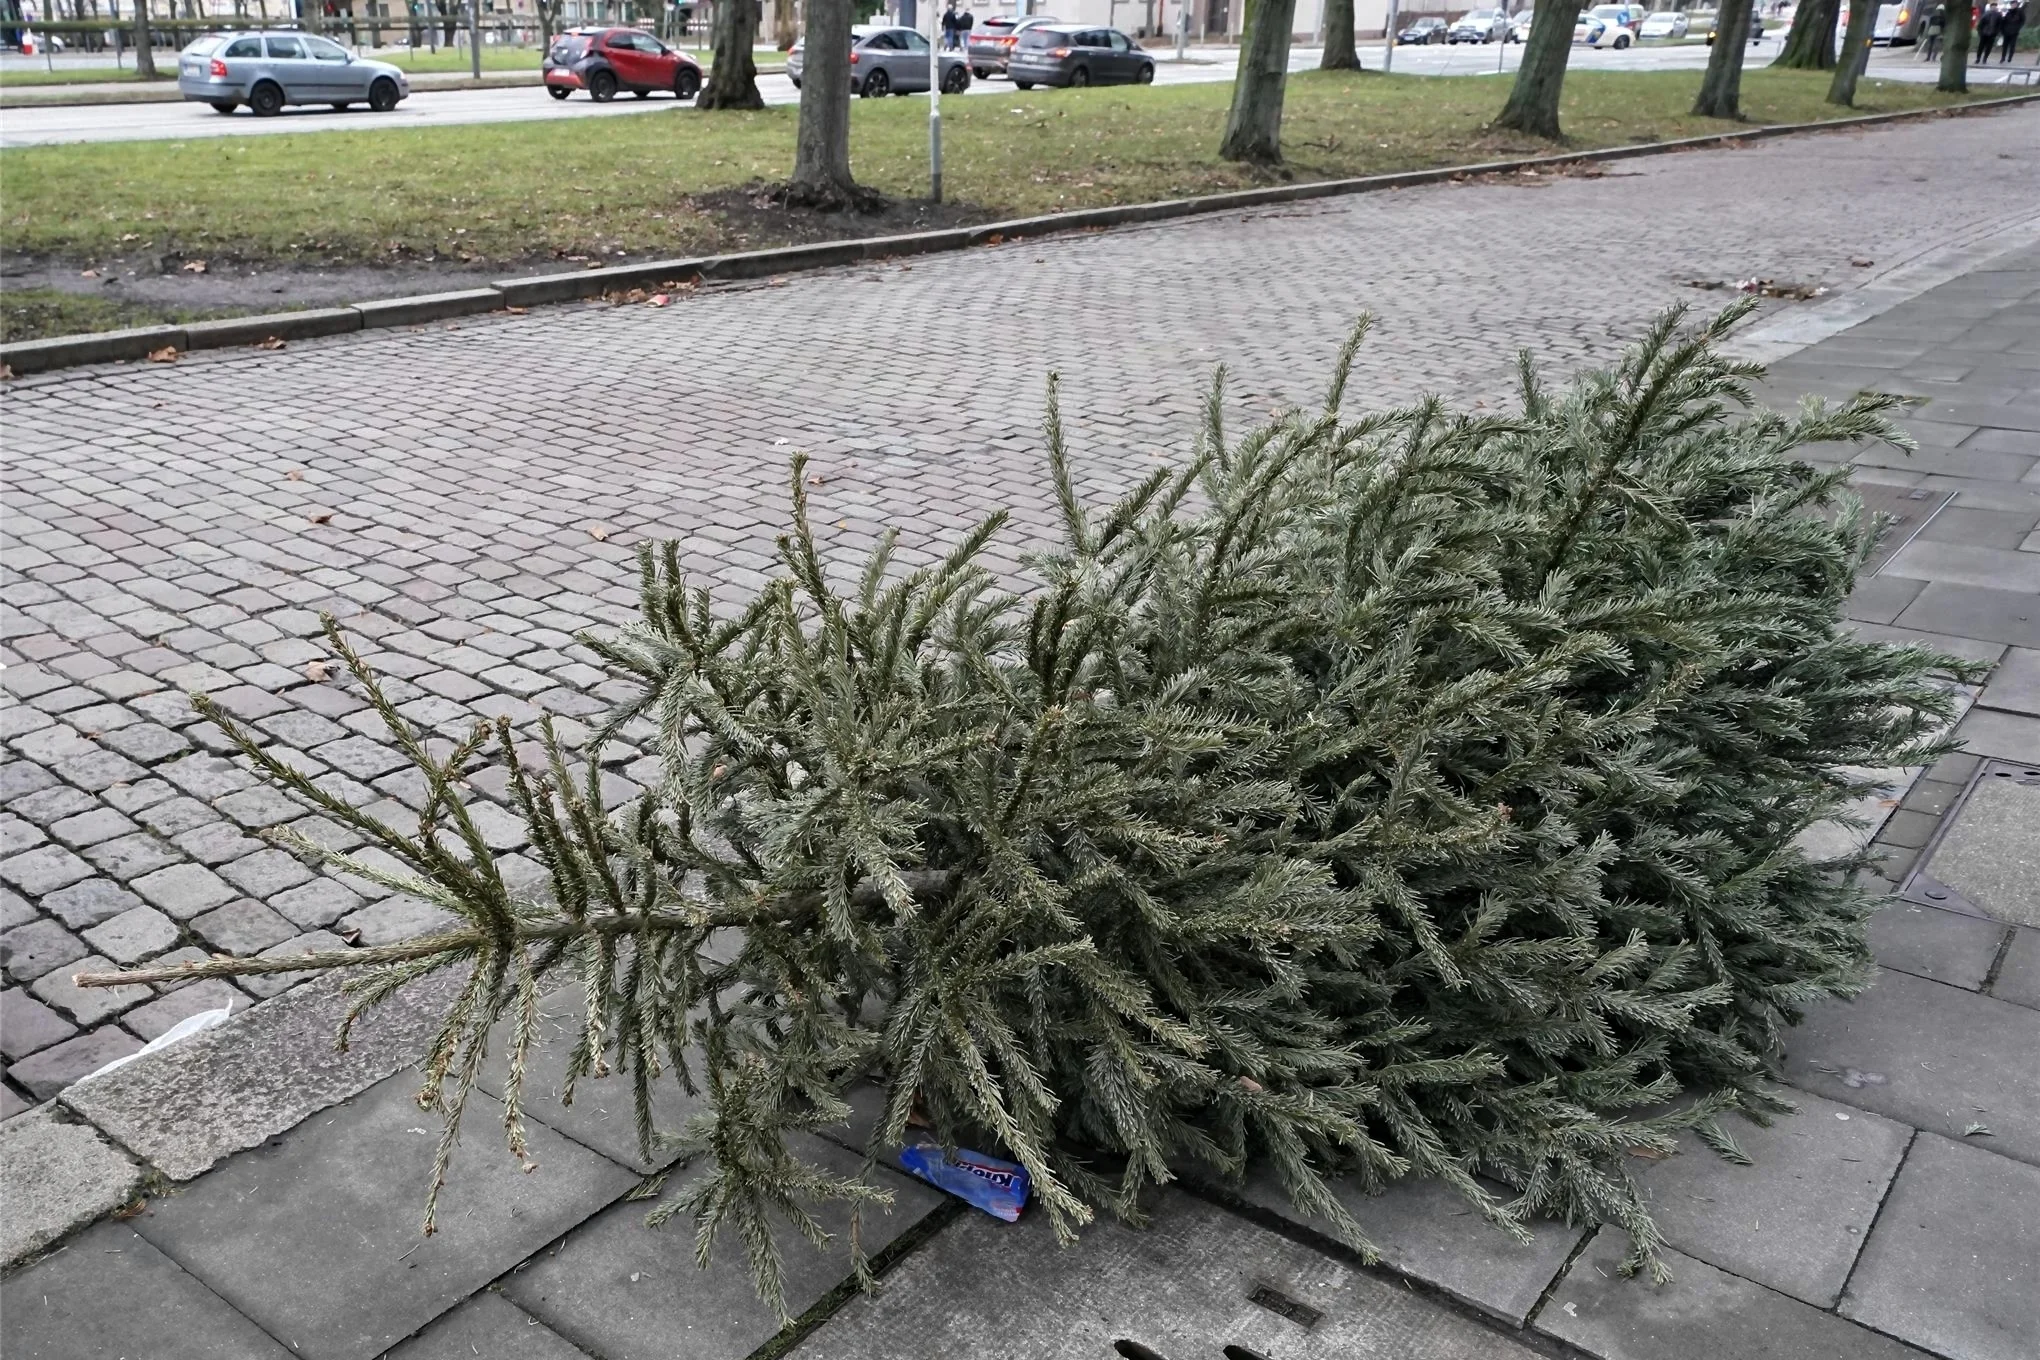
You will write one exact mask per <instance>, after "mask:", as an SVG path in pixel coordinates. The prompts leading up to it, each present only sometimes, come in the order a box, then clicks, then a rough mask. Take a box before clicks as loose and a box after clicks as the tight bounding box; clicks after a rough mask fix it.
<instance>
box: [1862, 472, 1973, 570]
mask: <svg viewBox="0 0 2040 1360" xmlns="http://www.w3.org/2000/svg"><path fill="white" fill-rule="evenodd" d="M1851 489H1852V490H1853V491H1854V492H1855V493H1856V494H1857V495H1858V496H1860V497H1862V500H1863V505H1864V508H1865V509H1867V510H1869V511H1870V513H1871V514H1873V515H1876V516H1878V517H1880V518H1882V519H1884V520H1885V521H1887V526H1886V528H1885V530H1884V536H1883V537H1882V538H1880V539H1878V540H1877V547H1876V549H1875V550H1874V551H1872V552H1871V554H1870V560H1869V561H1868V562H1865V563H1864V564H1863V574H1864V575H1865V576H1875V575H1876V574H1877V573H1878V572H1880V571H1882V570H1883V569H1884V564H1885V563H1886V562H1889V561H1890V560H1891V555H1892V554H1893V553H1895V552H1897V551H1898V550H1899V549H1900V548H1903V547H1904V546H1905V545H1906V544H1908V543H1910V542H1912V540H1913V536H1914V535H1916V534H1917V533H1919V531H1920V530H1922V529H1924V528H1926V527H1927V521H1928V520H1930V519H1932V518H1933V517H1934V516H1935V515H1937V514H1939V513H1940V511H1941V507H1942V506H1944V505H1946V504H1947V503H1948V502H1949V501H1951V500H1954V499H1955V493H1954V492H1952V491H1927V490H1923V489H1921V488H1919V487H1911V486H1885V485H1884V484H1883V483H1881V482H1857V483H1855V484H1854V485H1853V486H1852V487H1851Z"/></svg>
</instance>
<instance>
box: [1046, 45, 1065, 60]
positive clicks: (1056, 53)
mask: <svg viewBox="0 0 2040 1360" xmlns="http://www.w3.org/2000/svg"><path fill="white" fill-rule="evenodd" d="M1069 54H1070V49H1069V48H1067V47H1058V48H1056V49H1055V50H1054V51H1053V52H1050V53H1049V54H1048V55H1050V56H1051V57H1056V58H1058V59H1059V58H1062V57H1067V56H1068V55H1069Z"/></svg>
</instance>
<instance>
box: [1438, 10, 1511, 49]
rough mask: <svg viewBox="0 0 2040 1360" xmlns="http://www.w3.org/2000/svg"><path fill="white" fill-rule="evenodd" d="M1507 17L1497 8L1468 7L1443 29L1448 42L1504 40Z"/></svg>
mask: <svg viewBox="0 0 2040 1360" xmlns="http://www.w3.org/2000/svg"><path fill="white" fill-rule="evenodd" d="M1508 33H1509V18H1508V16H1507V15H1506V14H1504V13H1502V11H1500V10H1498V9H1470V10H1468V11H1467V12H1466V13H1464V14H1462V15H1460V16H1459V18H1458V19H1457V20H1455V21H1454V22H1453V24H1452V27H1450V28H1448V29H1446V30H1445V41H1446V42H1449V43H1491V42H1494V41H1496V40H1497V39H1501V40H1504V41H1506V39H1507V37H1508Z"/></svg>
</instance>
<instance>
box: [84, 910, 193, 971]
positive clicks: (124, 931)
mask: <svg viewBox="0 0 2040 1360" xmlns="http://www.w3.org/2000/svg"><path fill="white" fill-rule="evenodd" d="M177 939H178V932H177V923H176V922H175V921H173V920H171V919H170V918H169V917H167V916H165V915H164V914H163V913H162V912H160V911H157V910H156V909H155V908H154V907H136V908H134V909H133V910H131V911H124V912H122V913H121V914H120V915H118V916H116V917H114V918H113V919H112V920H110V921H107V922H104V923H103V924H101V925H96V926H94V927H92V929H90V930H88V931H86V932H85V941H86V943H88V944H90V945H91V946H92V947H93V948H94V949H96V950H98V951H99V952H100V953H101V954H104V955H105V956H106V957H107V958H109V959H112V960H113V961H114V962H115V963H121V964H131V963H137V962H139V961H141V960H142V959H146V958H148V957H149V956H150V955H151V954H160V953H162V952H163V951H164V950H166V949H168V948H170V947H171V946H172V945H174V944H176V943H177Z"/></svg>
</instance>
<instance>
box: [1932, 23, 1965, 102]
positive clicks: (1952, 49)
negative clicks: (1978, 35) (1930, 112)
mask: <svg viewBox="0 0 2040 1360" xmlns="http://www.w3.org/2000/svg"><path fill="white" fill-rule="evenodd" d="M1974 31H1975V30H1974V29H1973V28H1972V27H1971V25H1970V23H1969V6H1968V5H1966V4H1964V3H1963V2H1962V0H1953V3H1951V4H1950V5H1949V6H1948V24H1947V27H1945V28H1943V29H1942V30H1941V79H1940V82H1939V83H1938V84H1936V85H1935V86H1934V88H1935V89H1937V90H1940V91H1942V92H1943V93H1946V94H1967V93H1968V92H1969V39H1970V36H1971V35H1972V34H1973V33H1974Z"/></svg>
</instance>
